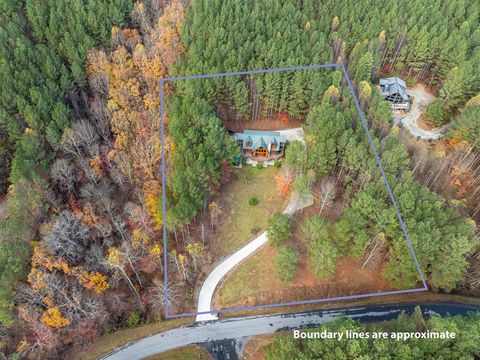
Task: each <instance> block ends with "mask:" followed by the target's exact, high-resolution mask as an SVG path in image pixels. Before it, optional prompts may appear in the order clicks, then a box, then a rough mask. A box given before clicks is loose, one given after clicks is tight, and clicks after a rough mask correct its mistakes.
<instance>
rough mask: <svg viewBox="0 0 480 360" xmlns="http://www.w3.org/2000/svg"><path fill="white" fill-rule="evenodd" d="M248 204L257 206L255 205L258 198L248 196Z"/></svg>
mask: <svg viewBox="0 0 480 360" xmlns="http://www.w3.org/2000/svg"><path fill="white" fill-rule="evenodd" d="M248 205H250V206H257V205H258V200H257V198H254V197H252V198H250V200H248Z"/></svg>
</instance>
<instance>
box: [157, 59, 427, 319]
mask: <svg viewBox="0 0 480 360" xmlns="http://www.w3.org/2000/svg"><path fill="white" fill-rule="evenodd" d="M307 69H335V70H338V69H341V70H342V72H343V74H344V76H345V80H346V82H347V85H348V88H349V90H350V92H351V94H352V97H353V101H354V103H355V107H356V108H357V111H358V115H359V116H360V119H361V121H362V125H363V128H364V130H365V132H366V133H367V138H368V142H369V143H370V147H371V149H372V151H373V155H374V157H375V161H376V163H377V165H378V167H379V169H380V173H381V174H382V177H383V181H384V183H385V186H386V187H387V190H388V194H389V196H390V200H391V201H392V204H393V207H394V209H395V213H396V215H397V218H398V221H399V223H400V227H401V229H402V232H403V234H404V236H405V239H406V240H407V243H408V247H409V249H410V253H411V255H412V257H413V260H414V262H415V266H416V268H417V272H418V274H419V275H420V278H421V281H422V284H423V287H421V288H413V289H406V290H396V291H384V292H378V293H371V294H360V295H350V296H340V297H333V298H324V299H316V300H303V301H292V302H286V303H278V304H266V305H254V306H244V307H237V308H230V309H219V310H211V311H201V312H193V313H183V314H173V315H170V314H169V313H168V269H167V222H166V214H167V205H166V192H165V141H164V140H165V122H164V94H163V88H164V84H165V83H166V82H168V81H172V82H173V81H178V80H188V79H206V78H213V77H227V76H235V75H251V74H264V73H272V72H284V71H294V70H307ZM159 85H160V126H161V134H160V135H161V142H162V154H161V156H162V171H161V173H162V211H163V265H164V266H163V268H164V277H163V278H164V301H165V318H167V319H170V318H177V317H188V316H196V315H202V314H212V315H213V314H219V313H228V312H235V311H245V310H255V309H266V308H274V307H280V306H290V305H305V304H312V303H322V302H328V301H340V300H352V299H361V298H366V297H376V296H387V295H396V294H405V293H416V292H422V291H428V286H427V282H426V280H425V277H424V275H423V272H422V269H421V267H420V263H419V262H418V259H417V256H416V254H415V250H414V249H413V245H412V242H411V240H410V236H409V235H408V232H407V228H406V226H405V223H404V222H403V219H402V215H401V214H400V211H399V209H398V205H397V202H396V200H395V196H394V195H393V191H392V189H391V187H390V183H389V182H388V179H387V176H386V174H385V170H384V169H383V166H382V163H381V161H380V157H379V155H378V152H377V149H376V147H375V144H374V142H373V139H372V136H371V134H370V130H369V128H368V124H367V121H366V120H365V116H364V115H363V111H362V109H361V107H360V103H359V101H358V99H357V96H356V94H355V90H354V88H353V84H352V81H351V80H350V76H349V75H348V72H347V69H346V67H345V64H343V63H340V64H319V65H306V66H295V67H287V68H272V69H259V70H247V71H234V72H229V73H219V74H203V75H187V76H178V77H167V78H161V79H160V82H159Z"/></svg>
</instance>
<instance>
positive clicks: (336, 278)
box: [214, 197, 392, 309]
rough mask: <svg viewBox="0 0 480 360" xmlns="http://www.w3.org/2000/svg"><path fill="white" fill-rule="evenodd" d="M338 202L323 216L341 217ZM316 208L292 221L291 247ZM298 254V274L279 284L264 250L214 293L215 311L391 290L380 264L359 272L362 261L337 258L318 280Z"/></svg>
mask: <svg viewBox="0 0 480 360" xmlns="http://www.w3.org/2000/svg"><path fill="white" fill-rule="evenodd" d="M341 203H342V200H341V198H340V197H339V199H338V200H337V201H336V202H335V203H334V204H332V205H331V206H329V207H328V208H326V209H324V211H323V212H322V216H324V217H325V218H327V219H328V220H331V221H332V220H335V219H337V218H338V217H339V216H340V215H341ZM317 213H318V206H315V205H314V206H310V207H308V208H305V209H304V210H303V211H302V212H301V213H297V215H295V216H294V218H293V228H294V233H293V236H292V238H291V239H290V243H291V244H293V245H294V246H296V247H299V244H301V243H302V237H303V235H302V233H301V231H300V227H299V226H298V224H299V223H300V222H301V221H302V220H303V219H305V218H306V217H310V216H313V215H316V214H317ZM300 253H301V259H300V262H299V263H298V264H297V271H296V273H295V276H294V278H293V279H292V281H291V282H290V283H287V284H286V283H283V282H281V281H279V280H278V279H277V277H276V274H275V268H274V259H275V255H276V250H275V249H274V248H272V247H271V246H268V245H267V246H265V247H264V248H262V249H261V250H259V251H258V252H257V253H256V254H254V255H253V256H252V257H251V258H249V259H247V260H245V262H244V263H242V264H241V265H239V267H238V268H237V269H236V270H235V271H234V272H233V273H232V274H231V275H230V276H229V277H227V278H226V279H225V280H224V281H223V283H222V285H221V287H220V288H219V289H218V290H217V291H216V294H215V297H214V303H215V304H217V306H216V308H219V309H222V308H223V309H224V308H233V307H245V306H252V305H264V304H272V303H284V302H290V301H302V300H312V299H322V298H330V297H338V296H346V295H356V294H366V293H375V292H382V291H388V290H392V289H391V287H390V286H389V283H388V281H387V280H385V279H384V278H383V277H382V275H381V269H382V266H383V264H377V266H375V267H372V268H369V269H362V268H361V265H362V261H361V260H355V259H353V258H349V257H343V258H340V259H339V260H338V262H337V268H336V271H335V274H334V275H333V277H332V278H330V279H322V278H317V277H315V276H314V274H313V273H312V272H311V271H310V269H309V266H308V257H307V255H306V253H305V252H302V251H301V252H300Z"/></svg>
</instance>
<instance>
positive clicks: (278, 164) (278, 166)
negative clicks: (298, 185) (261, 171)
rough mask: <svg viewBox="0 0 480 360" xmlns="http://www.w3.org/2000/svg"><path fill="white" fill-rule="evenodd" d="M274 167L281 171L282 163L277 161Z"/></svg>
mask: <svg viewBox="0 0 480 360" xmlns="http://www.w3.org/2000/svg"><path fill="white" fill-rule="evenodd" d="M273 166H274V167H275V168H276V169H280V167H281V166H282V162H281V161H280V160H275V162H274V163H273Z"/></svg>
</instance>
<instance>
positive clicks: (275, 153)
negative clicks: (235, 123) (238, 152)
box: [233, 130, 287, 160]
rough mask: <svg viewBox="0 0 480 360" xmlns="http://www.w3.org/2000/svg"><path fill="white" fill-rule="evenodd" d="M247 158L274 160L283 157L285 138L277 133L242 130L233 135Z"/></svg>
mask: <svg viewBox="0 0 480 360" xmlns="http://www.w3.org/2000/svg"><path fill="white" fill-rule="evenodd" d="M233 136H234V137H235V138H236V139H237V141H238V142H239V144H240V146H241V148H242V153H243V154H244V155H245V156H246V157H247V158H253V159H258V160H275V159H278V158H280V157H282V156H283V152H284V150H285V144H286V143H287V138H285V137H284V136H281V135H280V133H279V132H278V131H262V130H244V131H243V133H235V134H234V135H233Z"/></svg>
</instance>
